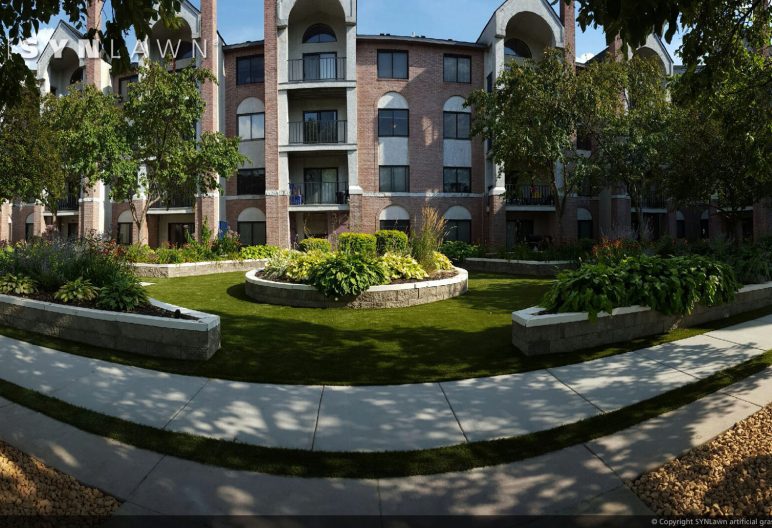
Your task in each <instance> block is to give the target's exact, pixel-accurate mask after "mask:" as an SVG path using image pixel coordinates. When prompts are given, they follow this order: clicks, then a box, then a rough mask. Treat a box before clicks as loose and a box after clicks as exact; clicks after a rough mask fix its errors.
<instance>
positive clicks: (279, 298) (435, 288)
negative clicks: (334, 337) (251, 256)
mask: <svg viewBox="0 0 772 528" xmlns="http://www.w3.org/2000/svg"><path fill="white" fill-rule="evenodd" d="M257 271H258V270H253V271H250V272H249V273H247V277H246V284H245V289H246V294H247V296H248V297H250V298H251V299H253V300H255V301H257V302H260V303H264V304H278V305H281V306H294V307H298V308H404V307H406V306H416V305H418V304H427V303H432V302H436V301H443V300H445V299H450V298H452V297H458V296H459V295H463V294H465V293H466V292H467V289H468V283H469V274H468V273H467V272H466V270H463V269H460V268H456V271H457V272H458V274H457V275H456V276H454V277H451V278H449V279H440V280H429V281H423V282H412V283H406V284H390V285H386V286H373V287H372V288H370V289H369V290H367V291H366V292H365V293H363V294H362V295H360V296H359V297H356V298H352V299H340V300H337V301H336V300H335V299H331V298H329V297H325V296H324V295H323V294H322V293H320V292H319V291H318V290H317V289H316V288H314V287H313V286H309V285H307V284H288V283H285V282H274V281H270V280H266V279H262V278H260V277H259V276H258V275H257Z"/></svg>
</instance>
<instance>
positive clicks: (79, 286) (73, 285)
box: [54, 277, 99, 304]
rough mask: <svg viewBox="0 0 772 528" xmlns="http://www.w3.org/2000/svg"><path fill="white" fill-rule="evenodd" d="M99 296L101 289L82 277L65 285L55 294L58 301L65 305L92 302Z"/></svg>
mask: <svg viewBox="0 0 772 528" xmlns="http://www.w3.org/2000/svg"><path fill="white" fill-rule="evenodd" d="M98 296H99V288H97V287H96V286H94V285H93V284H91V281H89V280H87V279H84V278H83V277H80V278H78V279H75V280H73V281H70V282H68V283H66V284H64V285H63V286H62V287H61V288H59V291H57V292H56V293H55V294H54V298H55V299H56V300H57V301H60V302H63V303H68V304H69V303H81V302H90V301H93V300H94V299H96V298H97V297H98Z"/></svg>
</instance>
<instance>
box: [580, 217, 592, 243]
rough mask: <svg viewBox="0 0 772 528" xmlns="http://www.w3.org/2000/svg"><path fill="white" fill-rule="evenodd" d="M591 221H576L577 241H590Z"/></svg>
mask: <svg viewBox="0 0 772 528" xmlns="http://www.w3.org/2000/svg"><path fill="white" fill-rule="evenodd" d="M592 229H593V228H592V220H577V230H578V237H579V240H592V238H593V236H592Z"/></svg>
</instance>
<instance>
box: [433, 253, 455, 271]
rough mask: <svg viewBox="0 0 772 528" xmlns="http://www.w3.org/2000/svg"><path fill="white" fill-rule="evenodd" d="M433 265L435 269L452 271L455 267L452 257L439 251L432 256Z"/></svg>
mask: <svg viewBox="0 0 772 528" xmlns="http://www.w3.org/2000/svg"><path fill="white" fill-rule="evenodd" d="M432 267H433V268H434V270H435V271H452V270H453V269H454V268H453V263H452V262H451V261H450V259H449V258H448V257H446V256H445V255H443V254H442V253H440V252H439V251H435V252H434V255H433V258H432Z"/></svg>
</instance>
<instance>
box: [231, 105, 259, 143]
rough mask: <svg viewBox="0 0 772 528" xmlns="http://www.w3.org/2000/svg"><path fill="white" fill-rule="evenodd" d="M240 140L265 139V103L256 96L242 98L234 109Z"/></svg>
mask: <svg viewBox="0 0 772 528" xmlns="http://www.w3.org/2000/svg"><path fill="white" fill-rule="evenodd" d="M236 114H237V117H238V123H239V137H240V138H241V141H253V140H256V139H265V105H264V104H263V102H262V101H261V100H260V99H258V98H256V97H249V98H247V99H244V100H243V101H242V102H241V103H240V104H239V106H238V108H237V109H236Z"/></svg>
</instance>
